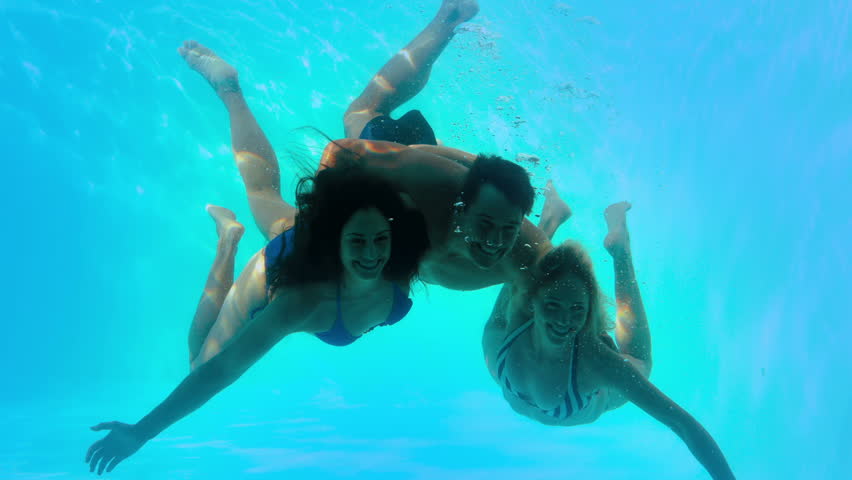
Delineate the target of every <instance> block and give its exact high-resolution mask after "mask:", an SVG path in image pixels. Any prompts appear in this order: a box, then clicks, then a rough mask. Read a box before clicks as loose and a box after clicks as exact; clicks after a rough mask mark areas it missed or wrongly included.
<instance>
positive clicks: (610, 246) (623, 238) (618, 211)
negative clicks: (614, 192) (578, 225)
mask: <svg viewBox="0 0 852 480" xmlns="http://www.w3.org/2000/svg"><path fill="white" fill-rule="evenodd" d="M630 207H632V205H631V204H630V202H618V203H613V204H612V205H610V206H608V207H606V210H604V218H605V219H606V227H607V230H608V232H607V234H606V238H605V239H604V247H605V248H606V250H607V251H608V252H609V254H610V255H612V256H615V255H617V254H620V253H621V254H623V253H630V234H629V233H628V232H627V211H628V210H630Z"/></svg>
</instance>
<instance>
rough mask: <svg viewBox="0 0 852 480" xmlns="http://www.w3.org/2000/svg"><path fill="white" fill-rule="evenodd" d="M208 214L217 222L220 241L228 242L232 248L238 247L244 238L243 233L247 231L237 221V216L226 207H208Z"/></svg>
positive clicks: (217, 233)
mask: <svg viewBox="0 0 852 480" xmlns="http://www.w3.org/2000/svg"><path fill="white" fill-rule="evenodd" d="M207 213H209V214H210V216H211V217H213V221H214V222H216V235H218V236H219V241H222V242H226V243H227V244H228V245H231V246H236V245H237V244H238V243H240V239H241V238H243V232H245V230H246V229H245V227H244V226H243V225H242V224H241V223H240V222H238V221H237V216H236V215H234V212H232V211H230V210H228V209H227V208H225V207H217V206H216V205H207Z"/></svg>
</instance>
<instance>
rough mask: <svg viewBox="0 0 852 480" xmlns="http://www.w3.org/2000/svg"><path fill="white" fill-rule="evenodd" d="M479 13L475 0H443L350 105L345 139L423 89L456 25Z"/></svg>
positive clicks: (356, 136) (347, 112) (359, 131)
mask: <svg viewBox="0 0 852 480" xmlns="http://www.w3.org/2000/svg"><path fill="white" fill-rule="evenodd" d="M477 12H479V5H478V3H477V1H476V0H444V2H443V3H442V4H441V8H440V10H438V14H437V15H435V18H434V19H433V20H432V21H431V22H430V23H429V25H427V26H426V28H425V29H423V31H422V32H420V33H419V34H418V35H417V36H416V37H414V40H412V41H411V42H409V44H408V45H406V47H405V48H403V49H402V50H400V52H399V53H397V54H396V55H394V57H393V58H391V59H390V60H389V61H388V62H387V63H386V64H385V65H384V66H383V67H382V68H381V70H379V73H377V74H376V76H374V77H373V78H372V80H370V83H369V84H368V85H367V87H366V88H365V89H364V91H363V92H362V93H361V95H360V96H359V97H358V98H356V99H355V100H354V101H353V102H352V104H351V105H349V108H348V109H347V110H346V113H345V114H344V116H343V126H344V128H345V132H346V138H358V137H359V136H360V135H361V131H362V130H363V129H364V126H365V125H366V124H367V122H369V121H370V120H372V119H373V118H375V117H377V116H379V115H390V114H391V112H392V111H394V110H395V109H396V108H397V107H399V106H400V105H402V104H403V103H405V102H407V101H408V100H410V99H411V98H412V97H414V96H415V95H417V94H418V93H419V92H420V91H421V90H423V87H425V86H426V82H427V81H428V80H429V74H430V73H431V71H432V65H433V64H434V63H435V61H436V60H437V59H438V57H439V56H440V55H441V52H443V51H444V48H446V46H447V45H448V44H449V43H450V40H452V38H453V36H454V30H455V28H456V27H457V26H459V25H460V24H461V23H464V22H466V21H468V20H470V19H471V18H473V17H474V16H475V15H476V14H477Z"/></svg>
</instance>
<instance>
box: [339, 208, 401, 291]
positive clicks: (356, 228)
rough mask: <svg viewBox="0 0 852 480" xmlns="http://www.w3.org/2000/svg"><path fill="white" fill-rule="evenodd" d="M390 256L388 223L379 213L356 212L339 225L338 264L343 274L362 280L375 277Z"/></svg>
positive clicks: (371, 210) (377, 211)
mask: <svg viewBox="0 0 852 480" xmlns="http://www.w3.org/2000/svg"><path fill="white" fill-rule="evenodd" d="M390 253H391V228H390V223H389V222H388V220H387V219H386V218H385V217H384V216H383V215H382V214H381V212H379V210H377V209H375V208H366V209H362V210H358V211H357V212H355V213H354V214H352V216H351V217H350V218H349V220H348V221H347V222H346V224H344V225H343V231H342V232H341V237H340V261H341V263H342V264H343V271H344V272H345V273H346V274H348V275H352V276H354V277H355V278H359V279H362V280H373V279H376V278H379V276H380V275H381V273H382V270H383V269H384V267H385V265H387V262H388V260H389V259H390Z"/></svg>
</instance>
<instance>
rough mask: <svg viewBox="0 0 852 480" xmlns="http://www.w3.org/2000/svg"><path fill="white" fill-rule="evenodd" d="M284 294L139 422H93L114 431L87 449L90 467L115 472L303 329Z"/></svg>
mask: <svg viewBox="0 0 852 480" xmlns="http://www.w3.org/2000/svg"><path fill="white" fill-rule="evenodd" d="M285 299H286V297H285V296H283V295H282V296H280V297H279V298H278V299H276V300H274V301H273V302H272V303H270V305H269V306H268V307H266V309H264V311H263V312H261V313H260V314H259V315H258V316H257V317H255V318H254V320H252V321H251V323H249V324H248V325H247V326H246V328H244V329H243V330H242V331H241V332H240V333H239V334H238V335H237V336H235V337H234V338H232V339H231V340H230V341H229V342H228V344H227V345H225V348H224V349H223V350H222V351H221V352H220V353H219V354H218V355H216V356H215V357H213V358H211V359H210V360H208V361H207V362H205V363H203V364H202V365H200V366H199V367H198V368H196V369H195V370H194V371H193V372H192V373H190V374H189V375H188V376H187V377H186V378H185V379H184V380H183V382H181V383H180V385H178V386H177V388H175V389H174V391H172V393H171V394H170V395H169V396H168V398H166V399H165V400H164V401H163V402H162V403H161V404H160V405H158V406H157V407H156V408H155V409H154V410H153V411H151V413H149V414H148V415H146V416H145V417H144V418H142V420H140V421H139V422H138V423H137V424H135V425H128V424H124V423H119V422H108V423H102V424H99V425H97V426H95V427H93V428H92V429H93V430H95V431H99V430H110V433H109V434H108V435H107V436H106V437H104V438H103V439H101V440H98V441H97V442H95V443H94V444H93V445H92V446H91V447H90V448H89V451H88V453H87V454H86V463H89V469H90V471H94V470H95V468H98V474H101V473H103V471H104V470H105V469H106V471H107V472H109V471H112V469H113V468H115V466H116V465H118V464H119V463H120V462H121V461H122V460H124V459H125V458H127V457H129V456H130V455H132V454H133V453H135V452H136V451H137V450H139V448H141V447H142V446H143V445H144V444H145V443H146V442H147V441H148V440H150V439H152V438H154V437H156V436H157V435H158V434H160V432H162V431H163V430H165V429H166V428H168V427H169V426H171V425H172V424H174V423H175V422H177V421H178V420H180V419H182V418H183V417H185V416H187V415H189V414H190V413H192V412H194V411H195V410H197V409H198V408H199V407H201V406H202V405H204V404H205V403H207V401H208V400H210V399H211V398H213V397H214V396H215V395H216V394H217V393H219V392H220V391H222V390H223V389H224V388H225V387H227V386H229V385H230V384H232V383H234V382H235V381H236V380H237V379H238V378H240V376H242V374H243V373H245V372H246V371H247V370H248V369H249V367H251V366H252V365H253V364H254V363H255V362H257V361H258V360H259V359H260V358H261V357H263V355H264V354H266V352H268V351H269V350H270V349H271V348H272V347H273V346H274V345H275V344H276V343H278V342H279V341H280V340H281V339H282V338H284V337H285V336H286V335H288V334H290V333H292V332H295V331H299V328H300V325H298V324H296V323H294V322H285V321H282V319H286V318H287V316H286V305H284V303H285ZM99 464H100V465H99Z"/></svg>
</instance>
